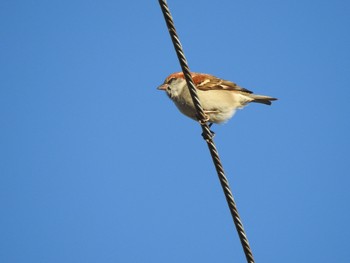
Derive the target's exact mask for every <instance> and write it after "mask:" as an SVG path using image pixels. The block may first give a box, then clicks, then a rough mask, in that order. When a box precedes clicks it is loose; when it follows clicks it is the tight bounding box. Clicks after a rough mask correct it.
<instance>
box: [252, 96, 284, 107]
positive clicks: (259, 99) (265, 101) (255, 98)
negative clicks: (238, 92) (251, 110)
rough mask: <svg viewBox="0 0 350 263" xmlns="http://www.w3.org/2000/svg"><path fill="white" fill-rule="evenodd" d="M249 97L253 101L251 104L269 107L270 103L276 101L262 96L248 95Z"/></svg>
mask: <svg viewBox="0 0 350 263" xmlns="http://www.w3.org/2000/svg"><path fill="white" fill-rule="evenodd" d="M249 97H250V98H251V99H253V100H252V102H256V103H262V104H266V105H271V101H273V100H277V99H276V98H273V97H269V96H263V95H255V94H249Z"/></svg>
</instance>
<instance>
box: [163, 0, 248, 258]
mask: <svg viewBox="0 0 350 263" xmlns="http://www.w3.org/2000/svg"><path fill="white" fill-rule="evenodd" d="M159 5H160V7H161V10H162V13H163V16H164V19H165V22H166V25H167V27H168V30H169V34H170V38H171V40H172V43H173V45H174V49H175V52H176V55H177V57H178V60H179V63H180V65H181V69H182V72H183V73H184V77H185V79H186V82H187V87H188V89H189V91H190V94H191V97H192V100H193V104H194V106H195V109H196V112H197V119H198V121H199V123H200V125H201V127H202V131H203V138H204V139H205V141H206V142H207V145H208V148H209V152H210V155H211V157H212V160H213V163H214V166H215V169H216V172H217V174H218V177H219V180H220V184H221V187H222V189H223V191H224V194H225V198H226V201H227V204H228V207H229V209H230V212H231V215H232V218H233V222H234V224H235V227H236V230H237V233H238V236H239V239H240V241H241V245H242V248H243V251H244V254H245V257H246V259H247V262H248V263H254V257H253V253H252V251H251V248H250V245H249V242H248V238H247V235H246V234H245V231H244V228H243V224H242V221H241V219H240V216H239V214H238V210H237V206H236V203H235V200H234V198H233V195H232V192H231V189H230V186H229V183H228V180H227V178H226V176H225V172H224V168H223V166H222V164H221V160H220V157H219V153H218V151H217V149H216V146H215V143H214V141H213V135H212V132H211V131H210V128H209V126H208V125H207V116H206V115H205V113H204V111H203V108H202V106H201V103H200V100H199V98H198V95H197V91H196V87H195V85H194V82H193V79H192V76H191V72H190V69H189V67H188V63H187V60H186V57H185V54H184V52H183V49H182V45H181V43H180V39H179V36H178V35H177V33H176V29H175V25H174V21H173V18H172V16H171V13H170V10H169V7H168V5H167V2H166V1H165V0H159Z"/></svg>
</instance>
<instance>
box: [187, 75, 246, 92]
mask: <svg viewBox="0 0 350 263" xmlns="http://www.w3.org/2000/svg"><path fill="white" fill-rule="evenodd" d="M192 78H193V81H194V83H195V84H196V87H197V89H200V90H203V91H208V90H233V91H242V92H245V93H253V92H252V91H250V90H247V89H245V88H242V87H240V86H238V85H237V84H236V83H233V82H231V81H228V80H223V79H219V78H217V77H214V76H212V75H208V74H198V75H197V74H194V76H192Z"/></svg>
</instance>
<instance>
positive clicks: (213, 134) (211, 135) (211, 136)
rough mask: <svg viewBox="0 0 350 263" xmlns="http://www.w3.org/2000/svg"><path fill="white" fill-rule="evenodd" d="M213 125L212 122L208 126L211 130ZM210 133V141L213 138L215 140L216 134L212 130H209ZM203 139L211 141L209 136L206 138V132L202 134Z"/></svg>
mask: <svg viewBox="0 0 350 263" xmlns="http://www.w3.org/2000/svg"><path fill="white" fill-rule="evenodd" d="M212 125H213V123H212V122H210V123H209V124H208V126H209V128H211V126H212ZM209 132H210V139H212V138H214V136H215V132H213V131H212V130H210V129H209ZM201 135H202V137H203V139H204V140H207V139H209V138H207V137H208V136H206V135H205V134H204V132H202V134H201Z"/></svg>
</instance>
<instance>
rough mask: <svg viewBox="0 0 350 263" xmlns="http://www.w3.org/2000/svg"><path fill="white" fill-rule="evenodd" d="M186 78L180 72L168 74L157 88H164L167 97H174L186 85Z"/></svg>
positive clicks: (177, 95)
mask: <svg viewBox="0 0 350 263" xmlns="http://www.w3.org/2000/svg"><path fill="white" fill-rule="evenodd" d="M186 85H187V84H186V80H185V78H184V75H183V73H182V72H177V73H173V74H170V75H169V76H168V77H167V78H166V79H165V80H164V83H163V84H162V85H160V86H159V87H158V90H164V91H165V92H166V93H167V95H168V96H169V98H171V99H176V98H177V97H179V96H180V94H181V92H182V91H183V89H184V88H185V87H186Z"/></svg>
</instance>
